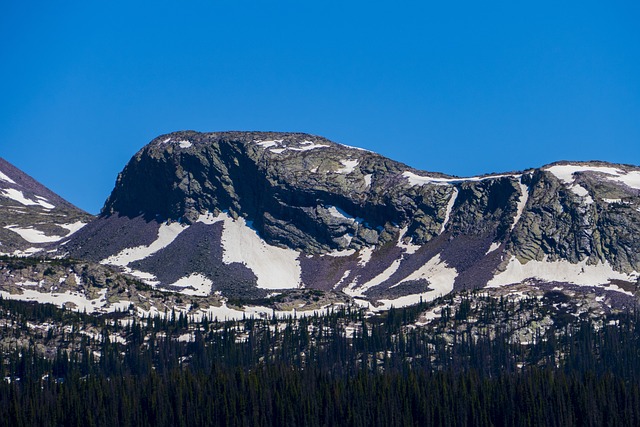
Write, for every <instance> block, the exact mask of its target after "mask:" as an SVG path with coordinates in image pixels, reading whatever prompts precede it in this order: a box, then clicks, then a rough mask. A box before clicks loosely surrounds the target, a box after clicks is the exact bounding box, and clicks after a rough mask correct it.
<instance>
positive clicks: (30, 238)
mask: <svg viewBox="0 0 640 427" xmlns="http://www.w3.org/2000/svg"><path fill="white" fill-rule="evenodd" d="M4 228H6V229H7V230H10V231H13V232H14V233H16V234H18V235H20V237H22V238H23V239H24V240H26V241H27V242H29V243H51V242H57V241H59V240H60V239H62V238H63V237H64V236H55V235H54V236H47V235H46V234H44V232H43V231H40V230H36V229H35V228H20V227H18V226H17V225H7V226H5V227H4Z"/></svg>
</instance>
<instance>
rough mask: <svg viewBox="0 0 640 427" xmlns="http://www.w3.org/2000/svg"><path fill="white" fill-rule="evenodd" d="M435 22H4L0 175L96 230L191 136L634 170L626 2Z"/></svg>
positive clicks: (637, 5) (247, 17) (311, 16)
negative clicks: (7, 173)
mask: <svg viewBox="0 0 640 427" xmlns="http://www.w3.org/2000/svg"><path fill="white" fill-rule="evenodd" d="M431 3H432V2H408V1H400V2H395V3H387V2H376V1H367V2H364V1H352V2H344V1H332V0H327V1H323V2H302V1H242V0H238V1H231V0H226V1H216V0H209V1H198V0H192V1H191V0H190V1H186V2H177V1H162V0H160V1H153V2H147V1H136V2H123V1H119V0H116V1H109V2H106V1H90V2H86V1H85V2H78V1H65V2H51V1H34V2H13V1H11V2H9V1H7V2H2V3H1V4H0V64H1V65H2V66H1V67H0V96H1V101H0V157H4V158H5V159H6V160H8V161H9V162H11V163H13V164H14V165H16V166H17V167H19V168H20V169H22V170H23V171H25V172H26V173H28V174H30V175H31V176H33V177H34V178H36V179H38V180H39V181H41V182H42V183H43V184H45V185H46V186H48V187H49V188H51V189H52V190H53V191H55V192H56V193H58V194H60V195H61V196H62V197H64V198H66V199H67V200H69V201H71V202H72V203H74V204H76V205H78V206H79V207H81V208H83V209H85V210H87V211H88V212H91V213H98V212H99V210H100V208H101V207H102V204H103V202H104V200H105V199H106V197H107V196H108V194H109V192H110V191H111V189H112V188H113V185H114V183H115V179H116V176H117V174H118V172H120V171H121V170H122V168H123V167H124V165H125V164H126V162H127V161H128V160H129V158H130V157H131V156H132V155H133V154H135V152H137V151H138V150H139V149H140V148H142V147H143V146H144V145H145V144H146V143H147V142H149V141H150V140H151V139H153V138H154V137H156V136H158V135H160V134H163V133H168V132H171V131H176V130H186V129H191V130H197V131H223V130H265V131H266V130H269V131H295V132H307V133H312V134H316V135H322V136H324V137H327V138H329V139H331V140H334V141H336V142H341V143H344V144H348V145H353V146H358V147H362V148H366V149H369V150H372V151H376V152H379V153H381V154H383V155H385V156H388V157H391V158H393V159H395V160H398V161H402V162H404V163H407V164H409V165H411V166H413V167H416V168H418V169H423V170H428V171H438V172H444V173H448V174H452V175H459V176H471V175H476V174H481V173H489V172H504V171H511V170H521V169H525V168H529V167H538V166H542V165H544V164H547V163H550V162H553V161H556V160H593V159H598V160H605V161H610V162H617V163H628V164H635V165H638V164H640V25H638V22H640V2H637V1H608V2H595V1H580V2H578V1H569V2H550V1H539V2H526V3H524V2H507V1H495V2H493V1H492V2H482V4H480V2H471V1H457V2H438V3H437V4H431ZM515 3H518V4H515Z"/></svg>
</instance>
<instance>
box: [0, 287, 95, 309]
mask: <svg viewBox="0 0 640 427" xmlns="http://www.w3.org/2000/svg"><path fill="white" fill-rule="evenodd" d="M18 285H20V283H18ZM106 293H107V290H106V289H102V290H101V291H100V297H98V298H96V299H93V300H90V299H88V298H87V297H86V296H85V295H83V294H82V293H80V292H71V291H67V292H64V293H55V292H54V293H44V292H38V291H36V290H34V289H25V288H22V294H21V295H18V294H11V293H9V292H5V291H0V295H2V297H3V298H5V299H12V300H19V301H37V302H39V303H51V304H55V305H57V306H58V307H63V306H64V305H65V304H66V303H73V304H75V305H76V307H75V310H76V311H80V312H82V311H85V310H86V312H87V313H93V312H94V311H96V310H98V309H101V308H103V307H104V306H105V305H106V304H107V300H106V298H105V296H106Z"/></svg>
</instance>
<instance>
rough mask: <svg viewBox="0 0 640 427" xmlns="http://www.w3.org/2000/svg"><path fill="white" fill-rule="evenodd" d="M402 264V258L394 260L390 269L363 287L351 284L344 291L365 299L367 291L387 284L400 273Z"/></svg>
mask: <svg viewBox="0 0 640 427" xmlns="http://www.w3.org/2000/svg"><path fill="white" fill-rule="evenodd" d="M401 262H402V258H399V259H396V260H394V261H393V262H392V263H391V265H390V266H389V267H387V268H386V269H385V270H384V271H383V272H382V273H380V274H378V275H377V276H376V277H374V278H373V279H371V280H369V281H368V282H366V283H364V284H362V285H361V286H358V285H357V283H356V282H354V283H351V284H350V285H349V286H347V287H346V288H345V289H344V292H345V293H346V294H349V295H351V296H359V297H364V293H365V292H366V291H368V290H369V289H371V288H373V287H374V286H378V285H379V284H381V283H383V282H385V281H386V280H388V279H389V278H390V277H391V276H392V275H393V273H395V272H396V271H398V268H399V267H400V263H401Z"/></svg>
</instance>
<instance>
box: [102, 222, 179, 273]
mask: <svg viewBox="0 0 640 427" xmlns="http://www.w3.org/2000/svg"><path fill="white" fill-rule="evenodd" d="M187 228H188V226H186V225H182V224H180V223H177V222H173V223H171V224H166V223H165V224H162V225H160V229H159V230H158V238H157V239H156V240H155V241H154V242H153V243H151V244H150V245H149V246H136V247H135V248H126V249H123V250H121V251H120V252H119V253H117V254H116V255H112V256H110V257H108V258H105V259H103V260H102V261H100V264H109V265H118V266H122V267H124V266H127V265H129V264H130V263H132V262H134V261H139V260H141V259H145V258H147V257H148V256H150V255H153V254H154V253H156V252H158V251H159V250H160V249H163V248H165V247H167V246H169V245H170V244H171V243H172V242H173V241H174V240H175V239H176V237H178V236H179V235H180V233H182V232H183V231H184V230H186V229H187Z"/></svg>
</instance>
